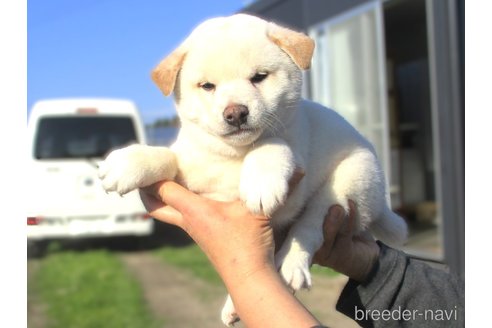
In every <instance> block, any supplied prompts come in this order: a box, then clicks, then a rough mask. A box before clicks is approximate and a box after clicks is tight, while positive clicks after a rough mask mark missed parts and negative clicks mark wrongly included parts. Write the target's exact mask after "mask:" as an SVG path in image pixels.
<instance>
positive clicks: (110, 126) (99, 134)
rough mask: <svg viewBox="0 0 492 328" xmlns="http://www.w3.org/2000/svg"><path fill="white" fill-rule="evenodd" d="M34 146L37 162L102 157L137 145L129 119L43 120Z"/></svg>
mask: <svg viewBox="0 0 492 328" xmlns="http://www.w3.org/2000/svg"><path fill="white" fill-rule="evenodd" d="M38 124H39V125H38V129H37V131H38V132H37V135H36V138H35V143H34V157H35V158H36V159H62V158H88V157H103V156H104V155H106V154H107V153H108V152H109V151H110V150H111V149H113V148H117V147H122V146H124V145H127V144H129V143H132V142H136V141H137V136H136V132H135V126H134V123H133V120H132V118H131V117H128V116H86V117H80V116H77V117H66V116H63V117H61V116H60V117H57V116H50V117H44V118H42V119H40V120H39V123H38Z"/></svg>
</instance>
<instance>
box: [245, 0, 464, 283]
mask: <svg viewBox="0 0 492 328" xmlns="http://www.w3.org/2000/svg"><path fill="white" fill-rule="evenodd" d="M242 12H246V13H250V14H254V15H257V16H260V17H263V18H265V19H267V20H271V21H275V22H278V23H280V24H282V25H286V26H290V27H291V28H293V29H296V30H300V31H304V32H305V33H306V34H308V35H310V36H311V37H312V38H313V39H314V40H315V42H316V49H315V54H314V56H313V61H312V67H311V69H310V70H309V71H308V72H306V75H305V88H304V95H305V97H306V98H310V99H312V100H315V101H318V102H320V103H322V104H324V105H326V106H328V107H330V108H333V109H335V110H336V111H338V112H340V113H341V114H342V115H343V116H344V117H345V118H347V119H348V120H349V121H350V122H351V123H352V124H353V125H354V126H356V127H357V128H358V129H359V130H360V131H361V132H362V133H363V134H364V135H365V136H366V137H368V138H369V139H370V140H371V141H372V143H373V144H374V145H375V147H376V149H377V152H378V156H379V157H380V160H381V161H382V163H383V166H384V168H385V171H386V173H387V177H388V180H389V184H390V190H391V198H392V206H393V208H394V210H395V211H397V212H399V213H400V214H402V216H403V217H405V219H406V220H407V222H408V224H409V228H410V238H409V241H408V243H407V244H406V245H405V248H404V250H405V251H407V252H408V253H409V254H411V255H413V256H415V257H418V258H422V259H425V260H428V261H436V262H441V263H444V264H446V265H448V266H449V268H450V269H451V270H453V271H455V272H457V273H459V274H461V275H464V267H465V259H464V254H465V252H464V248H465V237H464V227H465V221H464V220H465V217H464V0H329V1H327V0H259V1H255V2H253V3H251V4H250V5H248V6H247V7H246V8H244V9H243V10H242Z"/></svg>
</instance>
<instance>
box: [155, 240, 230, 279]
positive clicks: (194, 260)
mask: <svg viewBox="0 0 492 328" xmlns="http://www.w3.org/2000/svg"><path fill="white" fill-rule="evenodd" d="M155 254H156V255H157V256H158V257H159V258H161V259H162V260H163V261H164V262H166V263H168V264H171V265H173V266H176V267H178V268H180V269H183V270H186V271H188V272H190V273H191V274H193V275H194V276H195V277H197V278H200V279H202V280H204V281H206V282H209V283H212V284H215V285H219V284H222V280H221V279H220V277H219V275H218V274H217V272H216V271H215V269H214V268H213V266H212V264H210V262H209V260H208V258H207V256H206V255H205V254H204V253H203V252H202V250H201V249H200V247H198V246H197V245H196V244H191V245H188V246H185V247H170V246H168V247H163V248H160V249H158V250H156V251H155Z"/></svg>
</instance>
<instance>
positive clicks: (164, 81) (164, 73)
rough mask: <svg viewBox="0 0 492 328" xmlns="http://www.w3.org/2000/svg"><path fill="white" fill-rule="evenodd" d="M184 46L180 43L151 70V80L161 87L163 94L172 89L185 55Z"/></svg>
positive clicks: (166, 94) (167, 93)
mask: <svg viewBox="0 0 492 328" xmlns="http://www.w3.org/2000/svg"><path fill="white" fill-rule="evenodd" d="M184 48H185V47H184V46H183V45H181V46H180V47H178V48H177V49H176V50H174V51H173V52H172V53H171V54H170V55H169V56H167V57H166V58H164V59H163V60H162V61H161V62H160V63H159V64H158V65H157V67H156V68H154V70H153V71H152V80H154V82H155V84H157V86H158V87H159V89H161V91H162V92H163V93H164V95H165V96H169V95H170V94H171V92H173V90H174V85H175V84H176V78H177V76H178V73H179V71H180V70H181V66H182V65H183V61H184V59H185V57H186V51H185V49H184Z"/></svg>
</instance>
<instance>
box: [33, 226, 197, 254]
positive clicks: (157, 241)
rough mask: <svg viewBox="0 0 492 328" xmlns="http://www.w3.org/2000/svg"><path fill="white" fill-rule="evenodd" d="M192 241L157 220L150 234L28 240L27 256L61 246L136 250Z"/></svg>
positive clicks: (174, 228) (125, 250) (78, 248)
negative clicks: (141, 235)
mask: <svg viewBox="0 0 492 328" xmlns="http://www.w3.org/2000/svg"><path fill="white" fill-rule="evenodd" d="M191 243H193V240H192V239H191V238H190V237H189V236H188V235H187V234H186V233H185V232H184V231H183V230H182V229H180V228H177V227H175V226H173V225H169V224H166V223H163V222H160V221H157V220H155V224H154V232H153V234H152V235H150V236H144V237H136V236H125V237H102V238H77V239H56V240H45V241H39V242H28V245H27V246H28V247H27V258H41V257H43V256H44V255H46V253H47V252H50V251H55V250H57V249H60V248H62V249H64V250H73V251H86V250H96V249H106V250H110V251H121V252H134V251H142V250H151V249H156V248H160V247H163V246H178V247H179V246H186V245H189V244H191Z"/></svg>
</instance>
